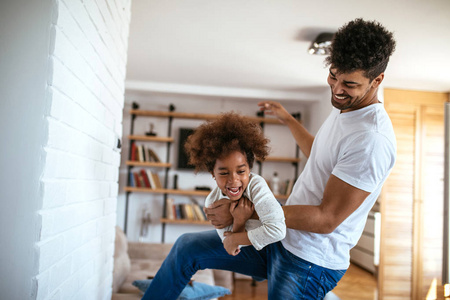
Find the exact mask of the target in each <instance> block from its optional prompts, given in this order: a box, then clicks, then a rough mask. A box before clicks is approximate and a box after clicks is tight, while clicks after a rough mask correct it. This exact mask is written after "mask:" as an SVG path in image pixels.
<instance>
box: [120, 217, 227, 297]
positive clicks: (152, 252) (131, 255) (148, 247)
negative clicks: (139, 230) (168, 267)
mask: <svg viewBox="0 0 450 300" xmlns="http://www.w3.org/2000/svg"><path fill="white" fill-rule="evenodd" d="M171 247H172V244H157V243H138V242H129V241H128V240H127V237H126V236H125V234H124V232H123V231H122V229H121V228H120V227H118V226H116V240H115V249H114V270H113V291H112V298H111V299H112V300H128V299H130V300H132V299H141V297H142V294H141V293H140V291H139V289H138V288H137V287H135V286H134V285H133V284H132V283H133V281H135V280H143V279H147V278H149V277H153V276H155V274H156V272H157V271H158V269H159V268H160V266H161V264H162V262H163V261H164V258H165V257H166V256H167V254H168V253H169V251H170V249H171ZM192 279H193V280H194V282H200V283H205V284H209V285H218V286H223V287H225V288H227V289H229V290H230V291H232V290H233V273H231V272H229V271H222V270H211V269H206V270H200V271H198V272H197V273H196V274H195V275H194V276H193V278H192Z"/></svg>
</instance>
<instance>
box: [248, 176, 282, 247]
mask: <svg viewBox="0 0 450 300" xmlns="http://www.w3.org/2000/svg"><path fill="white" fill-rule="evenodd" d="M253 176H254V178H253V180H251V182H250V183H249V186H248V187H247V189H248V193H247V194H248V196H249V200H250V201H252V202H253V204H254V206H255V211H256V212H257V214H258V216H259V221H260V222H261V224H262V225H261V226H258V227H256V228H254V229H251V230H249V231H248V238H249V240H250V242H251V243H252V245H253V246H254V247H255V249H256V250H261V249H262V248H264V247H265V246H267V245H269V244H271V243H275V242H278V241H280V240H282V239H283V238H284V237H285V235H286V224H285V219H284V212H283V209H282V208H281V205H280V203H278V201H277V200H276V199H275V196H274V195H273V194H272V191H271V190H270V189H269V186H268V185H267V183H266V181H265V180H264V178H262V177H261V176H258V175H253Z"/></svg>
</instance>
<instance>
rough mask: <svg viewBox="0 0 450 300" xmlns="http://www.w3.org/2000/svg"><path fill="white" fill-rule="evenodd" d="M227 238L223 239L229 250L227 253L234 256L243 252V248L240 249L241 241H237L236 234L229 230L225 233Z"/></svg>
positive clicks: (226, 248)
mask: <svg viewBox="0 0 450 300" xmlns="http://www.w3.org/2000/svg"><path fill="white" fill-rule="evenodd" d="M224 236H225V239H224V240H223V246H224V247H225V250H227V253H228V254H230V255H233V256H236V255H238V254H239V252H241V249H239V243H237V242H236V241H235V238H234V237H235V236H236V235H235V234H234V233H232V232H230V231H227V232H225V233H224Z"/></svg>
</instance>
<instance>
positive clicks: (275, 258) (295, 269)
mask: <svg viewBox="0 0 450 300" xmlns="http://www.w3.org/2000/svg"><path fill="white" fill-rule="evenodd" d="M266 248H269V249H268V254H267V255H268V257H269V258H268V259H267V264H268V270H267V273H268V290H269V300H275V299H282V300H289V299H296V300H299V299H323V298H324V297H325V295H326V294H327V293H328V292H329V291H331V290H332V289H333V288H334V287H335V286H336V284H337V282H338V281H339V280H340V279H341V278H342V276H344V274H345V271H346V270H330V269H327V268H323V267H320V266H318V265H315V264H313V263H310V262H308V261H306V260H303V259H301V258H299V257H297V256H295V255H294V254H292V253H291V252H289V251H288V250H286V249H285V248H284V247H283V245H282V244H281V243H275V244H272V245H269V246H268V247H266Z"/></svg>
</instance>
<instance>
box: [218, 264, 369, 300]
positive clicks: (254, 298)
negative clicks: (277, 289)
mask: <svg viewBox="0 0 450 300" xmlns="http://www.w3.org/2000/svg"><path fill="white" fill-rule="evenodd" d="M333 293H334V294H335V295H336V296H338V297H339V298H340V299H341V300H374V299H377V298H376V297H377V282H376V279H375V277H374V276H373V275H372V274H370V273H369V272H366V271H365V270H363V269H361V268H359V267H357V266H355V265H350V268H349V269H348V270H347V273H345V275H344V277H343V278H342V279H341V281H339V283H338V285H337V287H336V288H335V289H334V290H333ZM220 299H224V300H267V281H263V282H258V283H257V284H256V286H252V285H251V281H250V280H243V279H240V280H236V282H235V289H234V292H233V295H229V296H225V297H222V298H220Z"/></svg>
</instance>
